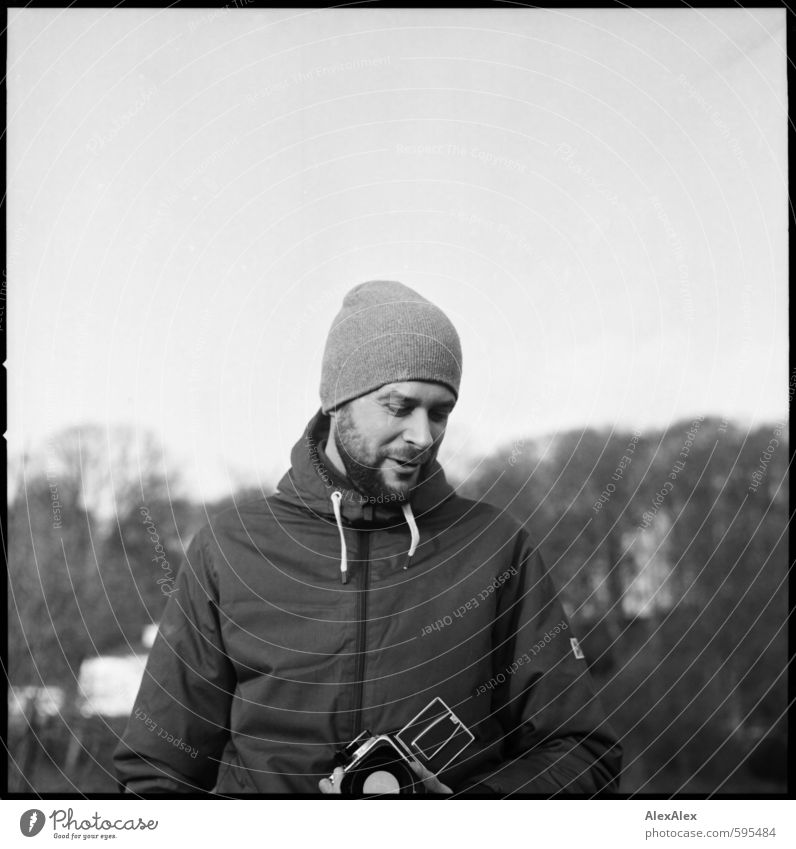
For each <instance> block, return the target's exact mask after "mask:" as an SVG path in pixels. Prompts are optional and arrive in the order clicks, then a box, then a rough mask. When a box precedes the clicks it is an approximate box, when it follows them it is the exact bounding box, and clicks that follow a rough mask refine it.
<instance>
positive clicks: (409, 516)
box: [330, 489, 420, 584]
mask: <svg viewBox="0 0 796 849" xmlns="http://www.w3.org/2000/svg"><path fill="white" fill-rule="evenodd" d="M330 498H331V499H332V509H333V510H334V518H335V521H336V522H337V530H338V533H339V534H340V580H341V581H342V582H343V583H344V584H347V583H348V548H347V547H346V544H345V534H344V533H343V517H342V515H341V513H340V502H341V501H342V500H343V493H342V492H340V490H339V489H336V490H335V491H334V492H333V493H332V494H331V496H330ZM401 509H402V510H403V513H404V519H406V524H407V525H409V533H410V535H411V537H412V541H411V543H410V544H409V555H408V556H409V557H411V556H412V555H413V554H414V553H415V551H417V546H418V544H419V542H420V531H418V529H417V522H415V516H414V513H412V505H411V504H410V503H409V502H408V501H407V502H406V503H405V504H402V505H401ZM404 569H406V566H404Z"/></svg>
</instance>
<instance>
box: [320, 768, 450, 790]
mask: <svg viewBox="0 0 796 849" xmlns="http://www.w3.org/2000/svg"><path fill="white" fill-rule="evenodd" d="M409 766H410V767H411V768H412V772H414V774H415V775H416V776H417V777H418V778H419V779H421V780H422V782H423V786H424V787H425V788H426V793H431V794H434V795H437V796H451V795H453V790H451V789H450V787H448V786H447V784H443V783H442V782H441V781H440V780H439V779H438V778H437V776H436V775H434V773H433V772H431V771H429V770H427V769H426V768H425V767H424V766H422V765H421V764H419V763H412V762H410V764H409ZM342 780H343V768H342V767H341V766H338V767H337V769H335V771H334V772H333V773H332V777H331V779H329V778H322V779H321V780H320V781H319V782H318V787H320V790H321V793H323V795H324V796H335V795H336V796H339V795H340V784H341V782H342Z"/></svg>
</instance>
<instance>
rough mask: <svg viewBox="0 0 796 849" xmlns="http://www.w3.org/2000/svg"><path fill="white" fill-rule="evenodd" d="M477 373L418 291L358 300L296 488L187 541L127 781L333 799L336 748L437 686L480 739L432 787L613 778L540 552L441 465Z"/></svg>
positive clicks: (228, 515) (389, 722) (556, 790)
mask: <svg viewBox="0 0 796 849" xmlns="http://www.w3.org/2000/svg"><path fill="white" fill-rule="evenodd" d="M461 366H462V355H461V347H460V342H459V337H458V335H457V333H456V330H455V328H454V327H453V325H452V324H451V322H450V321H449V319H448V318H447V316H446V315H445V314H444V313H443V312H442V311H441V310H440V309H439V308H438V307H436V306H434V305H433V304H431V303H430V302H429V301H427V300H426V299H425V298H423V297H422V296H421V295H419V294H418V293H417V292H414V291H413V290H412V289H409V288H407V287H406V286H403V285H401V284H400V283H394V282H389V281H372V282H369V283H363V284H361V285H359V286H356V287H354V288H353V289H352V290H351V291H350V292H349V293H348V295H347V296H346V298H345V300H344V301H343V306H342V309H341V311H340V313H339V314H338V315H337V317H336V318H335V320H334V322H333V325H332V328H331V331H330V333H329V337H328V339H327V342H326V348H325V352H324V357H323V367H322V376H321V402H322V407H321V410H320V411H319V412H318V413H317V414H316V415H315V416H314V417H313V419H312V420H311V421H310V423H309V425H308V426H307V428H306V430H305V433H304V435H303V436H302V437H301V439H300V440H299V441H298V442H297V443H296V445H295V447H294V448H293V452H292V455H291V462H292V467H291V469H290V471H288V472H287V474H286V475H285V476H284V477H283V478H282V480H281V481H280V483H279V485H278V491H277V492H276V494H274V495H272V496H270V497H268V498H263V499H256V500H253V501H250V502H247V503H245V504H239V505H237V506H236V507H235V508H233V509H230V510H227V511H225V512H223V513H221V514H220V515H219V516H217V517H216V518H214V519H213V520H212V521H211V522H210V523H209V524H207V525H206V526H205V527H203V528H202V529H201V530H200V531H199V533H198V534H197V535H196V537H195V538H194V540H193V541H192V543H191V545H190V546H189V548H188V552H187V554H188V556H187V562H186V563H185V564H184V565H183V567H182V569H181V570H180V573H179V575H178V579H177V589H176V591H175V592H174V593H172V595H171V597H170V598H169V601H168V604H167V606H166V609H165V612H164V614H163V619H162V623H161V625H160V629H159V633H158V636H157V638H156V641H155V644H154V645H153V647H152V652H151V654H150V657H149V661H148V664H147V669H146V673H145V675H144V680H143V683H142V685H141V689H140V692H139V694H138V698H137V701H136V713H135V714H134V716H133V717H131V720H130V723H129V727H128V729H127V731H126V734H125V735H124V738H123V740H122V742H121V743H120V745H119V747H118V749H117V751H116V754H115V763H116V768H117V770H118V774H119V778H120V782H121V783H122V784H123V785H124V786H125V787H126V789H127V791H128V792H134V793H138V794H146V793H153V792H172V793H174V792H192V791H193V792H195V791H210V790H214V791H215V793H217V794H220V795H237V794H245V793H295V794H299V793H300V794H305V793H317V792H318V791H319V790H320V791H321V792H322V793H336V792H339V788H340V780H341V778H342V773H341V771H340V769H339V768H338V769H336V770H335V771H334V774H333V775H330V774H331V773H332V770H333V767H334V765H335V760H334V758H335V753H336V752H337V751H339V750H340V749H342V748H343V747H344V746H346V745H347V744H348V743H349V742H350V741H352V740H353V739H354V738H356V737H357V736H358V735H359V734H360V732H362V731H363V730H364V729H370V730H372V731H373V732H376V733H386V732H392V731H397V730H398V729H400V728H401V727H402V726H403V725H404V724H405V723H407V722H408V721H409V720H410V719H411V718H412V717H414V716H415V715H416V714H418V713H419V712H420V711H421V710H422V709H423V708H424V707H426V705H427V704H428V703H429V702H430V701H431V700H432V699H434V698H436V697H439V698H441V699H443V700H444V702H445V703H446V704H447V705H449V706H450V708H451V709H452V710H453V711H454V712H455V713H456V715H457V716H458V717H459V719H460V720H461V721H462V722H463V723H464V724H465V725H466V726H467V727H468V728H469V729H470V730H471V731H472V733H473V734H474V735H475V740H474V741H473V742H472V743H471V744H470V745H469V746H468V747H467V748H466V749H465V750H464V752H463V753H462V754H461V756H460V757H459V758H458V759H457V760H456V761H455V762H454V763H453V764H452V765H451V766H450V767H448V768H446V769H445V770H444V771H443V772H442V773H441V774H439V775H438V776H433V775H432V774H431V773H430V772H428V771H427V770H422V769H420V768H418V767H415V771H416V773H417V774H418V775H419V777H420V778H421V779H422V781H423V782H424V784H425V788H426V790H427V791H428V792H431V793H437V794H440V795H449V794H462V793H469V794H485V795H489V794H492V795H500V796H508V795H511V794H518V793H523V794H525V793H529V794H530V793H533V794H543V795H545V796H553V795H559V794H572V793H574V794H585V795H589V796H591V795H593V794H596V793H598V792H600V791H602V790H606V789H607V790H615V789H616V782H617V779H618V775H619V769H620V762H621V752H620V748H619V745H618V743H617V741H616V738H615V736H614V734H613V733H612V732H611V730H610V728H609V727H608V726H607V725H606V722H605V718H604V715H603V711H602V709H601V707H600V705H599V702H598V700H597V698H596V696H595V693H594V691H593V688H592V684H591V681H590V678H589V674H588V672H587V670H586V663H585V660H584V659H583V655H582V653H581V652H580V649H579V647H578V643H577V640H575V639H574V638H573V637H572V630H571V628H570V626H569V622H568V621H567V618H566V616H565V614H564V611H563V609H562V607H561V604H560V602H559V600H558V597H557V594H556V591H555V589H554V587H553V584H552V582H551V580H550V578H549V576H548V575H547V573H546V571H545V567H544V565H543V563H542V560H541V558H540V556H539V553H538V551H537V550H536V548H535V546H534V544H533V543H532V542H531V540H530V538H529V536H528V534H527V532H526V531H525V530H524V528H522V527H521V526H520V525H519V524H518V523H517V522H516V521H514V520H513V519H511V518H510V517H509V516H507V515H505V514H504V513H502V512H501V511H499V510H497V509H496V508H494V507H492V506H490V505H489V504H486V503H483V502H475V501H471V500H467V499H464V498H460V497H459V496H457V495H456V493H455V492H454V491H453V489H452V488H451V486H450V485H449V484H448V483H447V481H446V479H445V475H444V473H443V471H442V468H441V467H440V465H439V464H438V462H437V460H436V456H437V452H438V450H439V447H440V443H441V442H442V439H443V437H444V435H445V427H446V423H447V419H448V416H449V415H450V413H451V411H452V410H453V407H454V405H455V403H456V400H457V397H458V393H459V383H460V378H461ZM139 713H140V715H143V716H145V717H147V718H148V719H150V720H151V722H152V723H154V725H152V724H151V723H146V724H145V723H143V722H141V721H140V720H139V719H137V718H136V714H139Z"/></svg>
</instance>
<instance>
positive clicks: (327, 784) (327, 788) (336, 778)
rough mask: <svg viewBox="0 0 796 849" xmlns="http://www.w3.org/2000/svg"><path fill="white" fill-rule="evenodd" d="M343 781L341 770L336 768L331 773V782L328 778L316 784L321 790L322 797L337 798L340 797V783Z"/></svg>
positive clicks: (339, 767)
mask: <svg viewBox="0 0 796 849" xmlns="http://www.w3.org/2000/svg"><path fill="white" fill-rule="evenodd" d="M342 780H343V768H342V767H341V766H338V767H337V769H336V770H335V771H334V772H333V773H332V777H331V780H330V779H328V778H322V779H321V780H320V781H319V782H318V787H320V788H321V793H323V795H324V796H339V795H340V782H341V781H342Z"/></svg>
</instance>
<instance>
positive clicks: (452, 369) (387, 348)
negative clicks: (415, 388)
mask: <svg viewBox="0 0 796 849" xmlns="http://www.w3.org/2000/svg"><path fill="white" fill-rule="evenodd" d="M461 374H462V349H461V344H460V342H459V334H458V333H457V332H456V328H455V327H454V326H453V324H451V321H450V319H449V318H448V317H447V316H446V315H445V313H444V312H443V311H442V310H441V309H440V308H439V307H437V306H435V305H434V304H432V303H431V302H430V301H427V300H426V299H425V298H424V297H423V296H422V295H419V294H418V293H417V292H415V291H414V290H413V289H410V288H409V287H408V286H404V285H403V284H402V283H396V282H394V281H392V280H371V281H369V282H367V283H360V284H359V285H358V286H354V288H353V289H351V290H350V291H349V292H348V294H347V295H346V296H345V298H344V299H343V307H342V309H341V310H340V312H339V313H338V314H337V316H336V317H335V319H334V321H333V322H332V327H331V330H330V331H329V336H328V338H327V340H326V348H325V350H324V352H323V366H322V368H321V405H322V407H321V409H322V411H323V412H324V413H328V412H329V411H330V410H333V409H335V408H336V407H338V406H340V405H341V404H344V403H346V401H351V400H352V399H353V398H359V396H360V395H366V394H367V393H368V392H373V391H374V390H375V389H378V388H379V387H380V386H384V385H385V384H387V383H399V382H401V381H405V380H430V381H434V382H436V383H442V384H444V385H445V386H447V387H448V388H449V389H450V390H451V391H452V392H453V394H454V395H455V396H457V397H458V395H459V381H460V379H461Z"/></svg>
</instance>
